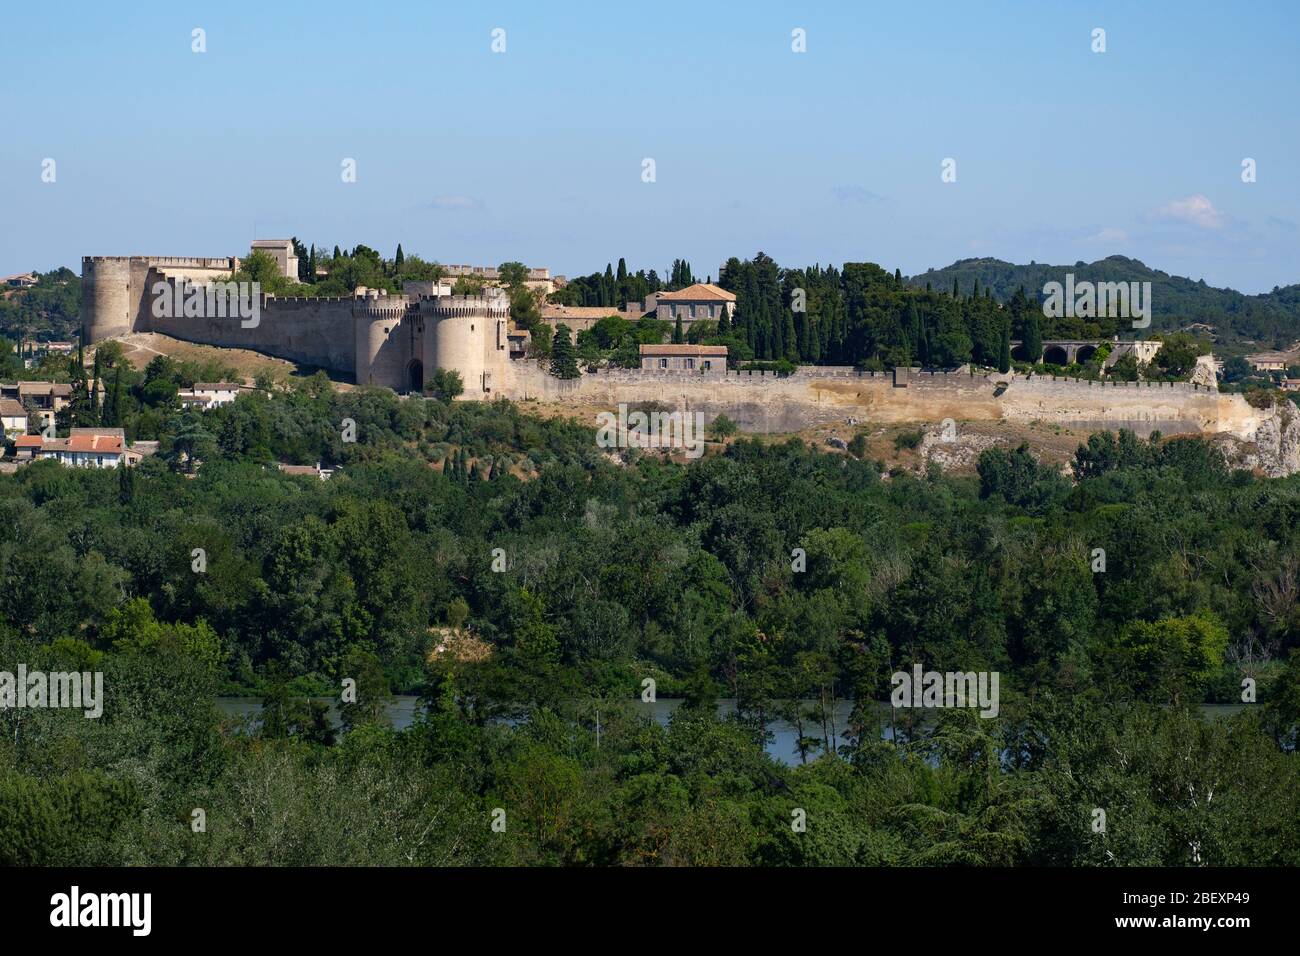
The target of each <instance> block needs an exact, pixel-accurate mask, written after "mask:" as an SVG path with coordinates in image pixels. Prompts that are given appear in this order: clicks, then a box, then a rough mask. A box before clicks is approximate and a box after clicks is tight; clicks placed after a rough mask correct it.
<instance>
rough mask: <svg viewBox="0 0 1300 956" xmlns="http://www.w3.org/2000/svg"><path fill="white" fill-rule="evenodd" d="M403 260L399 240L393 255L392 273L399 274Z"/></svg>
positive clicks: (404, 258)
mask: <svg viewBox="0 0 1300 956" xmlns="http://www.w3.org/2000/svg"><path fill="white" fill-rule="evenodd" d="M405 261H406V257H405V256H404V255H402V244H401V243H400V242H399V243H398V244H397V255H395V256H393V275H401V272H402V263H403V262H405Z"/></svg>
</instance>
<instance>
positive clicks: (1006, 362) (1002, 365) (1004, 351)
mask: <svg viewBox="0 0 1300 956" xmlns="http://www.w3.org/2000/svg"><path fill="white" fill-rule="evenodd" d="M1010 370H1011V323H1010V322H1003V323H1002V345H1001V347H1000V348H999V349H998V371H999V372H1009V371H1010Z"/></svg>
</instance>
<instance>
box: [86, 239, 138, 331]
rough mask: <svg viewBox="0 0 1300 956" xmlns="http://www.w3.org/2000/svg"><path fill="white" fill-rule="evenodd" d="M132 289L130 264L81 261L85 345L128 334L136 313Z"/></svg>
mask: <svg viewBox="0 0 1300 956" xmlns="http://www.w3.org/2000/svg"><path fill="white" fill-rule="evenodd" d="M136 298H137V297H136V296H133V294H132V289H131V260H130V259H129V258H127V257H121V256H117V257H115V256H85V257H83V258H82V260H81V340H82V341H83V342H84V343H86V344H87V345H89V344H91V343H93V342H102V341H104V339H106V338H109V337H110V336H113V335H120V334H122V333H125V332H130V331H131V328H132V325H133V324H134V321H135V315H136V312H137V310H138V309H139V302H138V301H133V300H134V299H136Z"/></svg>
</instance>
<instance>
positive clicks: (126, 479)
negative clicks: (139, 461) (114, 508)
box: [117, 462, 135, 505]
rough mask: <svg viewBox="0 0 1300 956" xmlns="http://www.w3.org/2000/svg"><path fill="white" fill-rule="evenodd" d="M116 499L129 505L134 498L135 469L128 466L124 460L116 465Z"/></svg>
mask: <svg viewBox="0 0 1300 956" xmlns="http://www.w3.org/2000/svg"><path fill="white" fill-rule="evenodd" d="M117 470H118V471H119V472H120V474H119V475H118V476H117V500H118V501H119V502H121V503H122V504H124V505H129V504H130V503H131V502H132V501H133V500H134V499H135V469H134V468H128V467H127V465H126V462H122V464H120V465H118V468H117Z"/></svg>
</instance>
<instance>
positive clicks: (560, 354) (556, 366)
mask: <svg viewBox="0 0 1300 956" xmlns="http://www.w3.org/2000/svg"><path fill="white" fill-rule="evenodd" d="M551 374H552V375H554V376H555V377H556V378H577V377H578V375H579V374H580V373H579V372H578V359H577V354H576V353H575V352H574V350H573V339H572V338H571V337H570V335H569V327H568V326H567V325H565V324H564V323H563V322H561V323H560V324H559V325H557V326H556V327H555V338H554V339H553V340H552V342H551Z"/></svg>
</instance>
